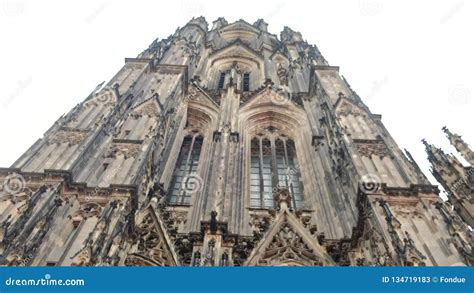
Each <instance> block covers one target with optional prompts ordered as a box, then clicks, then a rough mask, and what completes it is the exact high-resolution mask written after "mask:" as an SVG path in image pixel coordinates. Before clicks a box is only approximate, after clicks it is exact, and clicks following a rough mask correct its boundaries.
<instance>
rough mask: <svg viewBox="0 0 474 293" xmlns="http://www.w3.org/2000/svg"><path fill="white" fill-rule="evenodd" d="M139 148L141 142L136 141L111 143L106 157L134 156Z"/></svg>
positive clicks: (126, 157) (138, 151)
mask: <svg viewBox="0 0 474 293" xmlns="http://www.w3.org/2000/svg"><path fill="white" fill-rule="evenodd" d="M140 149H141V144H138V143H117V142H115V143H113V144H112V146H111V147H110V149H109V151H108V153H107V155H106V158H114V159H115V158H117V157H119V156H123V157H124V158H125V159H128V158H135V157H136V156H137V155H138V154H139V153H140Z"/></svg>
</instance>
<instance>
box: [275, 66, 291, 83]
mask: <svg viewBox="0 0 474 293" xmlns="http://www.w3.org/2000/svg"><path fill="white" fill-rule="evenodd" d="M277 75H278V78H279V79H280V84H281V85H284V86H288V72H287V70H286V69H285V68H284V67H283V66H282V65H281V64H278V69H277Z"/></svg>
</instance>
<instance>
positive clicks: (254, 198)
mask: <svg viewBox="0 0 474 293" xmlns="http://www.w3.org/2000/svg"><path fill="white" fill-rule="evenodd" d="M262 190H263V184H262V176H261V173H260V141H259V139H257V138H254V139H252V142H251V144H250V206H251V207H260V205H261V192H262Z"/></svg>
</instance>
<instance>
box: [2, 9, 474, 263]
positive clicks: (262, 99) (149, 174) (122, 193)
mask: <svg viewBox="0 0 474 293" xmlns="http://www.w3.org/2000/svg"><path fill="white" fill-rule="evenodd" d="M445 131H446V133H447V134H448V137H449V139H450V140H451V141H452V143H453V145H454V146H456V148H457V149H458V150H459V151H460V152H461V153H462V154H464V155H465V156H466V160H467V161H468V162H469V163H470V164H471V167H466V166H463V165H462V164H461V163H460V162H459V161H456V159H455V158H454V157H452V156H448V155H446V154H444V153H443V151H442V150H439V149H437V148H435V147H434V146H432V145H430V144H428V143H427V142H425V144H426V148H427V152H428V154H429V159H430V161H431V162H432V164H433V174H434V175H435V177H436V178H437V179H439V180H440V181H441V183H442V185H443V187H444V189H446V190H447V191H448V195H449V200H448V201H443V200H441V198H440V197H439V190H438V188H437V186H435V185H432V184H431V183H430V182H429V181H428V180H427V178H426V177H425V176H424V175H423V173H422V171H421V170H420V168H419V167H418V165H417V164H416V162H415V161H414V160H413V158H412V157H411V155H410V154H409V153H407V152H406V153H403V152H402V151H401V150H400V148H399V147H398V146H397V144H396V142H395V141H394V139H393V138H392V137H391V136H390V134H389V132H388V131H387V129H386V128H385V127H384V125H383V124H382V122H381V115H377V114H373V113H371V112H370V110H369V109H368V107H367V106H366V105H365V104H364V103H363V102H362V100H361V98H360V97H359V96H358V95H357V94H356V92H354V91H353V90H352V89H351V87H350V86H349V84H348V82H347V81H346V80H345V79H344V78H343V77H342V76H341V75H340V74H339V68H338V67H337V66H331V65H329V64H328V62H327V61H326V60H325V58H324V57H323V56H322V54H321V52H320V51H319V50H318V48H317V47H316V46H314V45H310V44H308V43H307V42H306V41H304V40H303V38H302V36H301V34H300V33H298V32H295V31H293V30H291V29H290V28H288V27H285V28H284V30H283V31H282V32H281V34H280V36H279V37H277V36H276V35H274V34H271V33H270V32H268V30H267V23H265V22H264V21H263V20H258V21H257V22H255V23H254V24H249V23H247V22H245V21H243V20H239V21H236V22H234V23H230V24H229V23H228V22H227V21H226V20H225V19H223V18H219V19H217V20H216V21H214V22H213V24H212V26H211V28H209V25H208V23H207V22H206V20H205V19H204V18H203V17H199V18H193V19H192V20H191V21H190V22H189V23H187V24H186V25H185V26H184V27H182V28H180V29H178V30H176V32H175V33H174V34H173V35H171V36H169V37H168V38H167V39H162V40H159V39H157V40H155V41H154V42H153V43H152V44H151V45H150V46H149V48H147V49H146V50H144V51H143V52H142V53H140V54H139V55H138V56H137V57H136V58H126V59H125V64H124V66H123V67H122V69H121V70H120V71H119V72H118V73H117V74H116V75H115V76H114V77H113V78H112V79H111V80H110V82H108V83H107V84H105V85H100V86H98V87H97V88H96V89H95V90H94V91H93V92H92V93H91V94H90V95H89V96H88V97H87V98H86V99H85V100H84V101H83V102H81V103H79V104H78V105H77V106H76V107H74V108H73V109H72V110H71V111H70V112H69V113H68V114H66V115H64V116H62V117H60V119H59V120H58V121H56V123H54V125H53V126H52V127H51V128H50V129H49V130H47V132H46V133H45V134H44V137H43V138H41V139H39V140H38V141H37V142H36V143H35V144H34V145H33V146H31V147H30V149H28V150H27V151H26V152H25V153H24V154H23V155H22V156H21V157H20V158H19V159H18V160H17V161H15V162H14V164H13V165H12V166H11V167H10V168H3V169H0V183H1V182H3V185H2V186H0V188H2V190H1V191H0V195H1V198H0V221H1V227H0V229H1V230H0V262H1V264H2V265H10V266H21V265H24V266H35V265H46V266H103V265H107V266H120V265H126V266H339V265H346V266H347V265H351V266H450V265H472V264H473V262H474V253H473V252H474V250H473V248H474V244H473V234H472V229H471V227H472V226H473V214H474V210H473V200H474V199H473V190H474V183H473V182H474V179H473V178H474V175H473V173H474V172H473V171H472V170H473V167H472V164H473V160H474V159H473V153H472V151H470V149H469V147H468V146H467V144H466V143H465V142H463V141H462V139H461V138H460V137H459V136H457V135H454V134H451V133H450V132H449V130H447V129H445Z"/></svg>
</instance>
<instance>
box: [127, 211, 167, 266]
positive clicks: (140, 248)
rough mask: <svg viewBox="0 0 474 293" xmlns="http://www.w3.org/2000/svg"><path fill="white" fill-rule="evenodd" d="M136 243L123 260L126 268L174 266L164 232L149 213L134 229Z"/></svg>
mask: <svg viewBox="0 0 474 293" xmlns="http://www.w3.org/2000/svg"><path fill="white" fill-rule="evenodd" d="M135 231H136V239H137V240H136V242H135V244H134V245H133V248H132V250H131V253H129V255H128V256H127V259H126V260H125V265H127V266H137V265H140V266H143V265H145V266H172V265H176V261H175V259H174V258H173V254H172V252H171V247H170V245H169V244H168V243H167V241H166V239H165V236H164V231H162V230H161V228H160V227H159V225H158V223H157V221H156V219H154V217H153V216H152V214H151V213H150V212H148V214H147V215H145V216H144V217H143V219H142V220H141V222H140V223H139V224H138V225H137V227H136V229H135Z"/></svg>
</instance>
